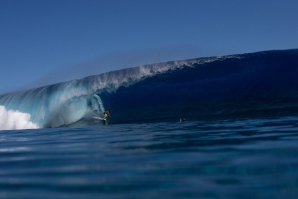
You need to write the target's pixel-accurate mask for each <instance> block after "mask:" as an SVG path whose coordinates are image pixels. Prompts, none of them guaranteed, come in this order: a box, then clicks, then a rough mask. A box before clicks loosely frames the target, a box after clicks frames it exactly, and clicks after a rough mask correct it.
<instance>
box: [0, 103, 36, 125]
mask: <svg viewBox="0 0 298 199" xmlns="http://www.w3.org/2000/svg"><path fill="white" fill-rule="evenodd" d="M30 118H31V115H30V114H29V113H22V112H19V111H13V110H6V108H5V107H4V106H0V130H16V129H37V128H39V127H38V126H37V125H36V124H34V123H33V122H31V121H30Z"/></svg>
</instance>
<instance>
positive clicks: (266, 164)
mask: <svg viewBox="0 0 298 199" xmlns="http://www.w3.org/2000/svg"><path fill="white" fill-rule="evenodd" d="M297 197H298V117H286V118H277V119H276V118H275V119H247V120H225V121H223V120H222V121H209V122H206V121H204V122H203V121H200V122H183V123H178V122H177V123H147V124H122V125H120V124H119V125H107V126H91V127H83V128H55V129H37V130H14V131H0V198H2V199H5V198H32V199H34V198H71V199H73V198H201V199H205V198H206V199H213V198H214V199H215V198H216V199H217V198H219V199H222V198H224V199H234V198H235V199H242V198H243V199H248V198H249V199H250V198H264V199H265V198H266V199H267V198H271V199H275V198H287V199H296V198H297Z"/></svg>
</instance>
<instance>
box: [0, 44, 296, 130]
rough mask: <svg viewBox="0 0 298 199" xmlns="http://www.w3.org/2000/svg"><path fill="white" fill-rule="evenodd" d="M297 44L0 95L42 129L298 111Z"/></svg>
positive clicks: (4, 103) (9, 106)
mask: <svg viewBox="0 0 298 199" xmlns="http://www.w3.org/2000/svg"><path fill="white" fill-rule="evenodd" d="M297 91H298V50H297V49H294V50H284V51H266V52H257V53H250V54H240V55H230V56H222V57H210V58H198V59H191V60H184V61H175V62H167V63H159V64H152V65H147V66H140V67H135V68H128V69H123V70H118V71H112V72H108V73H103V74H100V75H94V76H89V77H86V78H83V79H79V80H73V81H69V82H64V83H58V84H55V85H50V86H44V87H41V88H36V89H31V90H28V91H22V92H16V93H10V94H5V95H1V96H0V105H1V106H4V107H5V108H6V110H12V111H19V112H22V113H26V114H29V115H30V116H31V122H32V123H34V124H36V125H37V126H39V127H59V126H71V125H90V124H94V122H95V119H94V118H98V117H102V114H103V111H104V110H105V109H112V114H111V115H112V117H111V118H110V123H131V122H133V123H134V122H136V123H137V122H154V121H159V122H160V121H178V120H179V118H182V117H183V118H186V119H187V120H202V119H218V118H221V119H222V118H233V117H235V118H239V117H268V116H270V117H278V116H284V115H297V114H298V112H297V111H298V92H297Z"/></svg>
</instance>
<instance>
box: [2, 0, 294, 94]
mask: <svg viewBox="0 0 298 199" xmlns="http://www.w3.org/2000/svg"><path fill="white" fill-rule="evenodd" d="M297 8H298V1H297V0H0V67H1V68H0V93H5V92H11V91H16V90H20V89H24V88H29V87H38V86H40V85H43V84H49V83H54V82H59V81H65V80H70V79H75V78H82V77H85V76H87V75H92V74H98V73H101V72H106V71H110V70H116V69H121V68H126V67H133V66H138V65H142V64H149V63H156V62H162V61H170V60H181V59H189V58H197V57H206V56H217V55H227V54H236V53H245V52H255V51H263V50H273V49H291V48H297V47H298V45H297V44H298V12H297Z"/></svg>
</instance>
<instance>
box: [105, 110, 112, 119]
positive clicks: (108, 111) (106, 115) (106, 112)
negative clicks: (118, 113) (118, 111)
mask: <svg viewBox="0 0 298 199" xmlns="http://www.w3.org/2000/svg"><path fill="white" fill-rule="evenodd" d="M111 111H112V110H110V109H109V110H107V111H105V112H103V119H104V120H106V119H107V118H108V117H111Z"/></svg>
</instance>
